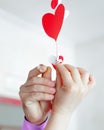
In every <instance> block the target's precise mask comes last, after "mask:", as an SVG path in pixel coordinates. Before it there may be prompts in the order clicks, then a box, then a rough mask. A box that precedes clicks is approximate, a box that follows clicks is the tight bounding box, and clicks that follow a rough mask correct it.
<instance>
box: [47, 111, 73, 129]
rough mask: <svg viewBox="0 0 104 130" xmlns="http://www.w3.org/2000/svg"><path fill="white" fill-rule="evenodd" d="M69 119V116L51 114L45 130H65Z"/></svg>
mask: <svg viewBox="0 0 104 130" xmlns="http://www.w3.org/2000/svg"><path fill="white" fill-rule="evenodd" d="M70 119H71V115H68V114H60V113H56V112H52V113H51V116H50V119H49V121H48V124H47V126H46V128H45V130H53V129H54V130H66V129H67V127H68V124H69V122H70ZM51 126H53V127H51Z"/></svg>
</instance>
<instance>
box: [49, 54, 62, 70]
mask: <svg viewBox="0 0 104 130" xmlns="http://www.w3.org/2000/svg"><path fill="white" fill-rule="evenodd" d="M48 60H49V62H50V63H51V64H52V66H53V68H54V69H56V63H57V62H59V63H63V61H64V57H63V56H62V55H59V56H58V58H57V57H56V56H50V57H49V59H48Z"/></svg>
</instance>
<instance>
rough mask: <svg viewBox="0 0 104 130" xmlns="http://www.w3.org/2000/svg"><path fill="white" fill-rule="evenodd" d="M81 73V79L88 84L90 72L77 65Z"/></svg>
mask: <svg viewBox="0 0 104 130" xmlns="http://www.w3.org/2000/svg"><path fill="white" fill-rule="evenodd" d="M77 69H78V70H79V73H80V77H81V80H82V82H83V84H87V83H88V82H89V73H88V71H86V70H85V69H83V68H80V67H77Z"/></svg>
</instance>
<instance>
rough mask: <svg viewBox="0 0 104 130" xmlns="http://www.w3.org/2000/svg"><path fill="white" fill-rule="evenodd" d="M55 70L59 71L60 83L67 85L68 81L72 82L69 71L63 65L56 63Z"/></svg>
mask: <svg viewBox="0 0 104 130" xmlns="http://www.w3.org/2000/svg"><path fill="white" fill-rule="evenodd" d="M56 70H57V71H58V72H59V74H60V76H61V79H62V83H63V84H64V85H67V84H69V83H70V82H73V79H72V77H71V74H70V72H69V71H68V70H67V69H66V68H65V66H64V65H62V64H60V63H57V64H56Z"/></svg>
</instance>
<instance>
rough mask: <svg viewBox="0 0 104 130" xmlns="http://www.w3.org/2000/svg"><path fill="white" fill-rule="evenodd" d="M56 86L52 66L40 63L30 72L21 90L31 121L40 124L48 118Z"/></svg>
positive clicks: (26, 111) (24, 108) (27, 117)
mask: <svg viewBox="0 0 104 130" xmlns="http://www.w3.org/2000/svg"><path fill="white" fill-rule="evenodd" d="M39 75H40V76H39ZM54 87H55V82H53V81H52V80H51V68H50V67H46V66H44V65H40V66H38V67H36V68H34V69H33V70H31V71H30V72H29V74H28V78H27V81H26V83H25V84H23V85H22V86H21V87H20V92H19V95H20V98H21V101H22V106H23V110H24V113H25V117H26V119H27V120H28V121H29V122H31V123H34V124H36V125H38V124H41V123H42V122H43V121H45V120H46V118H47V114H48V112H49V110H50V107H51V100H52V99H53V98H54V94H55V91H56V90H55V88H54Z"/></svg>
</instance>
